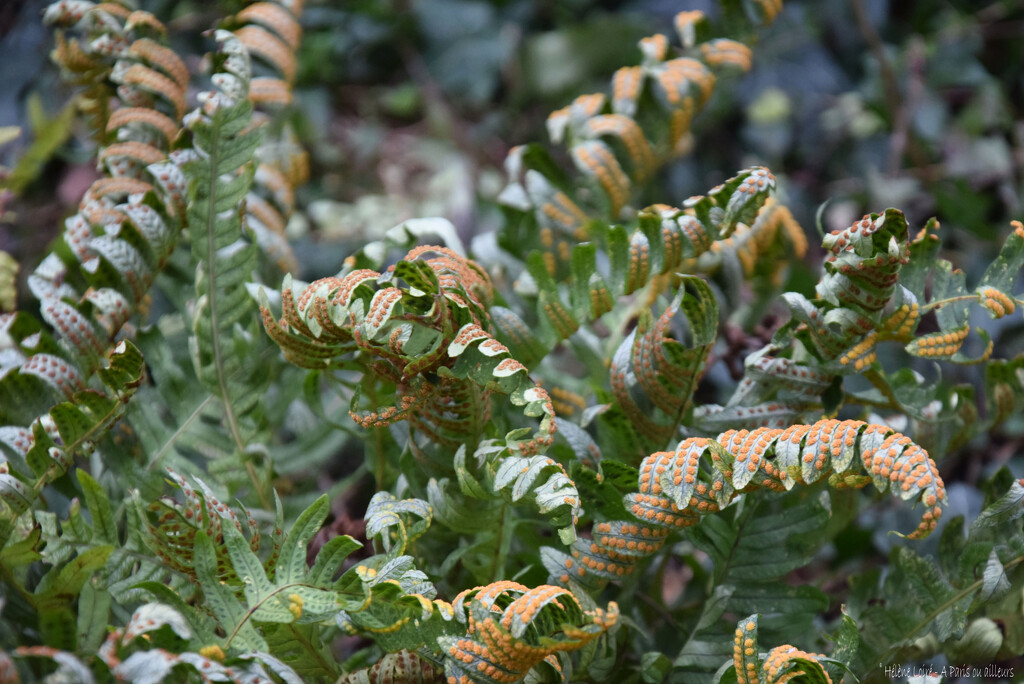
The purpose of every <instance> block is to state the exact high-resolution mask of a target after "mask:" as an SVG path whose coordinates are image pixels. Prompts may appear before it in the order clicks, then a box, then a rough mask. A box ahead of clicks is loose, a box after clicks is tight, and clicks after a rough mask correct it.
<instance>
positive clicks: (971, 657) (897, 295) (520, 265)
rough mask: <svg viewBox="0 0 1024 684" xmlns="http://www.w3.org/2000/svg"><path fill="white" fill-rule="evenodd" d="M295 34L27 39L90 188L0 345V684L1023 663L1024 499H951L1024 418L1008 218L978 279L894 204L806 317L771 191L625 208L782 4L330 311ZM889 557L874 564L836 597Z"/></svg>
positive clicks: (689, 54) (689, 42) (753, 10)
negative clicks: (63, 90)
mask: <svg viewBox="0 0 1024 684" xmlns="http://www.w3.org/2000/svg"><path fill="white" fill-rule="evenodd" d="M302 9H303V8H302V2H301V0H264V1H258V2H253V3H249V4H247V5H246V6H245V7H243V8H242V9H241V10H240V11H239V12H238V14H236V15H234V16H230V17H226V18H225V19H224V20H223V21H221V22H220V23H219V25H218V26H217V27H212V28H213V30H212V31H210V32H209V33H208V34H207V37H208V38H210V39H211V40H210V42H211V47H212V49H213V52H212V53H211V54H210V55H209V56H208V57H207V58H205V59H203V60H201V62H202V65H203V69H202V73H201V74H193V73H191V72H190V68H189V67H190V66H191V65H193V64H198V63H199V62H200V60H194V59H190V58H185V57H183V56H182V55H179V54H178V52H176V50H175V49H173V48H172V47H171V46H170V45H171V42H170V41H169V36H168V33H169V32H168V28H167V26H165V24H164V23H162V21H161V20H160V19H159V18H157V17H155V16H153V15H152V14H150V13H148V12H145V11H142V10H140V9H137V8H136V7H135V6H134V4H133V3H132V2H131V0H112V1H110V2H102V3H95V2H92V1H91V0H60V1H59V2H55V3H54V4H53V5H51V6H50V7H49V8H48V9H47V10H46V13H45V17H44V19H45V21H46V22H47V23H48V24H51V25H53V26H55V27H56V38H55V49H54V51H53V58H54V60H55V61H56V63H57V64H58V65H59V67H60V69H61V71H62V73H63V74H64V76H65V77H66V78H67V79H68V80H69V81H70V82H71V83H72V84H73V85H74V86H75V87H76V88H77V91H76V92H77V94H76V96H75V98H76V100H75V102H76V107H77V111H78V113H79V114H81V115H82V118H83V119H84V121H85V122H86V124H87V126H88V127H89V131H90V134H91V136H92V139H93V141H94V143H95V154H96V159H97V164H98V169H99V172H100V175H101V177H100V178H99V179H98V180H96V181H95V182H93V183H92V184H91V185H90V186H89V188H88V189H87V190H86V191H85V193H84V195H83V197H82V199H81V202H80V204H79V206H78V208H77V211H76V212H75V213H74V214H73V215H71V216H70V217H68V218H67V219H66V220H65V222H64V227H63V231H62V232H61V234H60V237H59V239H58V240H57V241H56V242H55V244H54V246H53V249H52V251H51V252H49V253H48V254H47V255H46V256H45V257H44V258H43V259H42V261H41V263H39V264H38V266H37V267H36V268H35V269H34V270H33V271H32V272H31V274H30V275H29V276H28V279H27V284H28V290H29V291H30V292H31V294H32V295H33V296H34V297H35V299H37V300H38V302H39V311H38V314H37V313H36V312H29V311H11V312H9V313H0V614H2V616H3V620H2V621H0V681H3V682H17V681H37V680H45V681H78V682H95V681H114V680H117V681H145V682H161V681H184V680H185V679H188V681H192V680H196V681H239V682H254V683H255V682H289V683H294V682H303V681H307V682H337V683H339V684H341V683H346V684H379V683H382V682H410V683H411V682H447V684H471V683H477V684H505V683H512V682H557V681H565V682H568V681H594V682H608V681H616V682H623V683H624V684H625V683H630V684H631V683H634V682H660V681H680V682H709V683H710V682H714V683H718V682H741V683H747V682H750V683H756V682H768V683H773V682H779V683H781V682H790V681H801V682H840V681H863V682H876V681H882V680H883V679H884V678H885V673H886V668H887V667H890V666H892V665H894V664H897V665H903V666H905V665H906V664H908V663H911V662H915V663H916V662H920V663H925V664H928V663H933V662H941V663H947V664H957V663H960V662H970V663H983V662H990V663H1001V662H1003V661H1006V660H1007V659H1009V658H1010V657H1012V656H1016V655H1018V654H1019V653H1021V652H1024V612H1022V610H1024V609H1022V592H1021V587H1022V586H1024V568H1022V567H1021V565H1022V563H1024V528H1022V522H1024V480H1016V479H1014V477H1013V476H1012V475H1011V474H1010V472H1009V470H1008V469H1003V470H1002V471H1000V472H998V473H997V474H996V475H995V476H994V477H992V478H991V480H990V481H989V482H988V483H987V484H986V487H987V489H986V490H985V492H984V500H983V501H980V500H979V501H977V502H975V503H976V504H977V505H976V506H974V508H973V509H972V510H971V513H972V515H971V518H970V519H969V520H968V519H967V518H965V516H964V511H965V510H967V509H965V507H964V506H963V505H962V504H960V503H958V502H957V497H956V496H955V494H954V489H953V486H952V485H951V487H950V489H948V490H947V486H946V483H945V482H944V480H943V476H942V472H945V471H944V464H945V463H946V461H944V460H943V459H944V458H945V457H946V456H948V455H949V454H952V453H954V452H956V450H958V449H960V448H962V447H963V446H964V445H966V444H970V443H972V440H973V441H975V442H977V441H978V440H979V439H980V438H981V437H982V436H985V435H988V434H992V433H993V432H994V431H995V430H997V429H998V428H1000V426H1011V427H1013V429H1019V426H1020V425H1021V422H1022V421H1024V399H1022V397H1024V355H1021V354H1018V355H1017V356H1012V357H1009V358H996V356H997V350H998V349H999V348H998V347H997V345H996V344H995V343H994V341H993V330H994V329H990V328H988V327H986V325H985V318H986V317H987V318H990V319H992V320H997V319H1006V318H1007V317H1009V316H1011V315H1013V314H1015V312H1017V311H1018V306H1021V305H1024V301H1022V299H1021V297H1020V296H1019V295H1017V294H1015V293H1014V288H1015V287H1016V286H1017V284H1018V280H1019V278H1018V275H1019V274H1020V272H1021V271H1022V269H1024V227H1022V225H1021V223H1020V222H1019V221H1013V222H1012V223H1011V226H1010V231H1009V232H1008V235H1007V237H1006V238H1005V240H1004V242H1003V244H1002V246H1001V248H1000V250H999V252H998V254H997V255H996V256H995V259H994V260H993V261H992V263H991V264H990V265H989V266H988V267H987V269H984V272H981V271H979V274H976V275H975V276H973V277H975V278H977V280H976V282H974V281H973V280H972V282H971V284H968V276H967V275H965V273H964V272H963V271H961V270H958V269H957V268H956V267H955V266H954V265H953V264H952V263H951V262H950V261H947V260H945V259H944V258H943V257H942V256H940V253H939V251H940V246H941V245H940V241H939V239H938V235H937V231H938V229H939V223H938V221H937V220H935V219H932V220H930V221H929V222H927V223H926V224H925V225H924V227H923V228H921V229H920V230H915V229H914V228H913V227H912V226H911V223H910V222H909V221H908V219H907V216H906V215H904V213H903V212H901V211H900V210H898V209H894V208H889V209H884V210H882V211H879V212H877V213H870V214H867V215H865V216H864V217H863V218H861V219H858V220H856V221H854V222H853V223H852V224H851V225H849V226H848V227H844V228H841V229H836V230H833V231H832V232H831V233H828V234H823V236H822V241H821V252H819V254H823V255H824V258H823V264H820V268H818V269H816V271H815V272H816V273H817V272H818V271H820V277H819V276H818V275H815V276H811V277H808V278H807V281H808V283H807V287H805V288H803V289H802V290H801V291H796V290H794V291H784V290H785V288H786V287H789V286H791V285H790V284H791V283H797V285H794V286H793V287H795V288H796V289H797V290H799V289H800V288H799V284H798V279H790V278H789V274H790V269H791V267H792V266H793V265H794V264H795V263H796V261H797V260H799V259H801V258H803V257H804V256H805V255H806V254H807V253H808V252H809V251H810V250H809V247H808V240H807V237H806V235H805V232H804V230H803V228H802V227H801V226H800V225H799V224H798V223H797V222H796V220H795V219H794V213H793V212H791V211H790V209H789V208H787V206H786V205H785V203H784V201H783V200H782V198H780V197H779V196H777V193H779V192H780V190H782V189H784V179H782V178H781V177H780V178H776V176H775V175H774V174H773V173H772V172H771V171H770V170H769V169H768V168H766V167H764V166H761V165H752V166H750V167H749V168H747V169H745V170H742V171H740V172H739V173H737V174H736V175H734V176H733V177H731V178H722V179H720V180H721V183H720V184H719V185H717V186H715V187H713V188H711V189H709V190H707V191H706V194H704V195H694V196H691V197H689V198H687V199H684V200H681V201H674V202H673V203H672V204H669V203H653V204H649V205H647V206H644V204H643V202H646V201H650V200H649V199H648V198H649V196H650V195H651V194H652V193H654V192H656V190H657V188H658V187H659V185H658V182H657V180H658V174H659V171H660V170H661V169H663V168H665V167H666V166H668V165H670V163H671V162H672V161H673V160H675V159H677V158H678V157H680V156H683V155H686V154H689V153H691V152H692V151H693V150H694V148H695V147H696V146H697V145H698V142H697V131H696V130H695V129H694V123H695V121H697V120H698V117H700V116H701V111H702V110H704V109H705V108H709V107H710V106H711V105H713V104H714V102H715V100H714V98H715V97H716V95H715V93H716V92H717V91H718V90H720V89H722V88H728V87H730V86H729V84H728V81H729V79H730V77H731V75H732V74H736V73H743V72H747V71H750V70H753V69H756V68H757V65H756V62H755V60H754V54H755V53H754V51H753V45H754V42H755V38H756V36H757V34H758V31H759V30H761V29H762V28H763V27H764V26H766V25H767V24H770V23H772V22H773V21H774V20H775V19H776V17H777V16H778V15H779V14H780V12H781V11H782V7H781V2H779V1H776V0H744V1H743V2H738V1H723V2H722V3H721V7H720V11H719V12H718V13H717V14H716V16H714V17H713V18H712V19H709V18H708V17H707V16H705V15H704V14H703V13H702V12H698V11H684V12H681V13H679V14H678V15H676V17H675V19H674V29H675V34H676V35H677V36H678V42H679V46H678V47H673V46H672V40H671V39H670V38H669V37H668V36H666V35H662V34H657V35H654V36H651V37H648V38H644V39H643V40H641V41H640V44H639V51H640V56H641V62H640V64H638V65H634V66H626V67H623V68H620V69H619V70H617V71H616V72H615V73H614V75H613V76H612V80H611V87H610V90H609V92H607V93H597V94H589V95H581V96H579V97H576V98H575V99H574V100H573V101H572V102H571V103H570V104H569V105H568V106H566V107H564V108H562V109H559V110H557V111H555V112H554V113H553V114H551V115H550V117H549V118H548V120H547V123H548V132H549V136H550V145H547V144H539V143H531V144H524V145H519V146H517V147H513V148H512V149H511V151H510V152H509V154H508V156H507V160H506V163H505V171H506V175H507V179H506V181H507V182H506V183H505V185H504V188H503V189H502V190H501V191H500V193H499V192H497V191H496V192H495V194H496V195H497V205H498V207H500V209H499V208H495V209H494V211H495V214H496V215H498V213H499V212H500V216H501V225H500V228H499V229H498V230H497V231H496V232H495V233H494V234H492V235H489V236H481V237H480V238H479V239H478V240H476V241H474V243H473V246H474V251H475V252H476V253H475V254H471V253H470V252H469V251H468V250H467V249H466V248H465V246H464V244H463V242H462V240H461V239H460V238H459V235H458V232H457V231H456V230H455V228H454V226H453V225H452V224H451V223H449V222H448V221H447V220H445V219H416V220H410V221H407V222H404V223H402V224H400V225H398V226H396V227H395V228H393V229H391V230H389V231H388V232H387V233H385V234H383V235H380V236H378V237H379V238H380V239H378V240H374V241H370V242H367V243H365V244H363V245H362V247H361V248H359V249H356V250H355V251H354V252H353V253H351V254H349V255H348V256H347V258H345V259H344V261H343V262H341V263H338V264H336V266H335V267H334V268H333V270H332V272H330V273H326V274H317V275H318V276H322V277H318V278H317V279H315V280H313V281H312V282H308V283H307V282H303V281H302V280H300V277H302V276H301V273H300V267H301V266H302V265H303V264H302V259H301V258H300V256H301V253H300V252H297V251H293V245H292V243H291V241H290V239H289V237H290V233H289V230H290V229H289V228H288V225H289V221H290V219H291V217H292V216H293V214H294V213H296V212H297V206H298V202H297V200H296V194H295V191H296V188H297V186H298V185H300V184H302V183H303V182H304V181H305V180H306V178H307V176H308V174H309V165H308V163H307V160H306V158H305V154H304V152H303V151H302V149H301V148H300V147H299V145H298V143H297V142H296V141H297V139H298V138H297V137H296V135H295V133H293V132H292V129H291V127H290V121H291V118H292V115H293V114H294V108H295V107H296V104H295V102H294V100H293V93H292V87H293V84H294V82H295V80H296V76H297V73H298V71H299V63H300V62H299V57H298V51H299V50H301V43H302V41H301V39H302V28H301V24H300V17H301V14H302ZM197 78H198V81H199V82H200V83H201V84H202V85H200V86H199V88H200V89H199V90H198V91H197V92H193V89H190V88H192V86H190V84H192V83H194V82H195V81H196V80H197ZM723 82H725V85H723ZM744 163H745V164H746V163H748V162H744ZM723 176H724V174H723ZM712 182H719V180H715V181H712ZM858 213H859V212H858ZM798 215H799V213H798ZM299 220H300V221H301V219H299ZM812 254H814V252H812ZM16 272H17V264H15V263H13V262H12V261H11V260H10V259H9V258H8V257H7V255H6V254H5V253H3V252H0V309H2V310H4V311H6V310H9V309H13V308H14V305H13V302H14V301H15V296H14V295H15V293H14V288H13V283H14V280H15V278H14V274H15V273H16ZM815 277H818V280H817V283H816V284H814V282H813V281H814V278H815ZM812 289H813V291H812ZM773 302H774V303H773ZM776 313H781V315H782V318H783V320H781V321H780V322H777V323H775V324H773V325H768V327H770V328H772V329H771V330H770V331H768V332H767V333H765V332H764V330H763V329H762V331H761V333H758V335H759V336H756V337H755V336H754V335H753V331H754V330H755V328H757V327H758V326H759V325H760V322H761V319H764V320H765V321H768V320H772V316H774V315H776ZM769 314H771V315H769ZM737 330H739V331H740V334H741V335H742V336H744V342H743V343H742V344H740V345H739V347H740V348H741V352H742V354H741V356H742V363H741V362H740V361H736V374H735V376H734V379H735V381H734V382H730V381H729V380H727V379H726V378H725V376H724V375H723V374H722V373H719V372H718V370H720V369H721V368H722V366H724V365H725V364H723V363H721V361H723V358H724V357H726V356H728V355H730V354H733V353H734V352H735V351H736V346H737V345H736V344H734V340H735V336H736V334H737V333H736V331H737ZM723 331H724V332H723ZM723 338H724V339H723ZM733 360H735V359H733ZM922 362H927V363H928V364H929V365H928V366H927V367H926V366H925V365H921V364H922ZM972 366H974V368H973V369H972V368H971V367H972ZM936 367H937V368H939V369H940V371H941V372H943V373H948V374H949V375H950V376H952V377H953V378H955V381H949V380H946V379H945V377H946V376H942V375H938V377H937V378H936V379H934V380H931V381H929V380H926V377H925V372H926V371H927V372H932V369H933V368H936ZM961 367H963V368H962V369H961ZM951 368H953V369H955V370H954V371H949V370H947V369H951ZM972 371H973V373H974V374H973V375H971V372H972ZM932 375H933V376H935V375H936V373H934V372H933V373H932ZM976 395H978V396H976ZM716 402H719V403H716ZM337 454H341V455H342V456H341V458H334V459H333V460H335V461H345V463H343V464H342V466H343V467H342V468H341V470H343V471H344V472H345V473H346V474H344V475H337V472H338V471H337V469H335V470H331V468H334V467H335V466H336V465H337V463H332V457H335V456H336V455H337ZM359 454H362V457H360V455H359ZM329 466H330V467H329ZM324 473H331V476H330V477H329V476H327V475H323V476H322V477H320V478H319V479H317V478H315V477H314V476H315V475H318V474H320V475H322V474H324ZM314 480H315V481H314ZM318 484H319V485H322V486H321V487H320V488H321V489H323V488H327V489H328V491H327V492H320V491H317V489H318V487H317V485H318ZM868 485H872V486H873V487H871V488H869V487H868ZM368 488H372V490H373V491H372V492H366V490H367V489H368ZM870 489H873V490H874V492H875V493H876V494H885V495H888V496H885V497H876V499H875V500H872V499H871V497H869V496H868V495H867V494H866V490H867V491H870ZM363 493H365V496H362V494H363ZM352 501H355V502H357V503H358V504H359V505H360V506H362V507H363V508H362V510H361V511H360V513H361V514H362V523H358V522H354V521H353V520H351V518H350V517H349V516H348V513H347V512H345V513H343V512H342V509H343V508H344V502H348V503H351V502H352ZM915 508H917V509H919V510H918V511H917V512H915V511H914V509H915ZM974 509H976V510H974ZM903 515H907V516H917V518H916V520H917V522H916V527H914V523H913V522H911V523H907V524H906V526H905V527H904V526H903V525H904V523H905V522H906V520H903V519H902V517H901V516H903ZM907 520H909V518H907ZM893 528H895V529H893ZM904 531H906V532H908V533H907V534H905V535H904V534H903V532H904ZM873 532H878V533H879V535H885V534H887V533H892V536H891V537H886V548H888V549H890V550H889V551H888V553H889V558H888V561H887V565H885V567H884V569H880V568H879V567H877V566H881V565H883V564H884V563H885V562H886V561H885V560H884V559H883V558H882V557H881V556H879V557H878V558H876V559H873V560H870V561H864V562H863V563H862V565H864V567H856V568H855V569H854V570H850V568H851V567H853V566H856V565H857V563H859V562H860V561H858V560H856V559H855V558H853V557H852V555H851V553H855V552H851V548H854V547H856V546H857V545H867V543H868V541H867V540H868V538H870V537H871V535H872V533H873ZM933 532H936V537H938V542H937V544H934V543H933V544H931V545H930V546H929V545H928V543H926V542H922V541H920V540H924V539H925V538H927V537H929V535H931V534H932V533H933ZM359 536H361V537H363V538H362V539H361V540H359V539H357V538H356V537H359ZM933 539H934V538H933ZM868 566H870V567H868ZM673 582H675V585H673ZM840 585H841V586H840ZM673 586H674V588H673ZM673 591H674V592H675V595H673ZM837 594H838V599H837V598H836V595H837ZM744 616H746V617H744ZM998 667H1000V668H1002V667H1003V666H1002V665H999V666H998ZM1003 671H1004V670H1003V669H1000V670H999V672H1003ZM998 676H1002V675H998Z"/></svg>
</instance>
